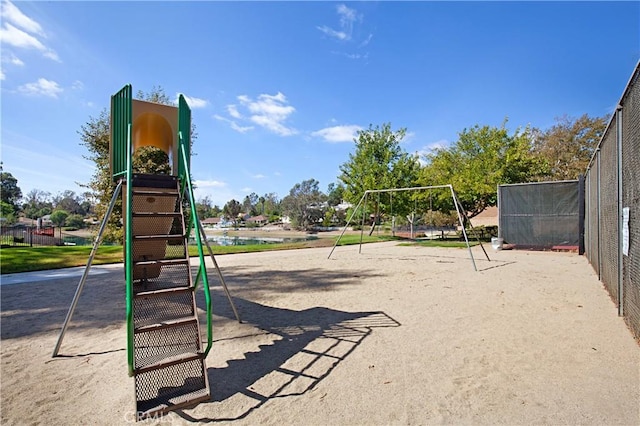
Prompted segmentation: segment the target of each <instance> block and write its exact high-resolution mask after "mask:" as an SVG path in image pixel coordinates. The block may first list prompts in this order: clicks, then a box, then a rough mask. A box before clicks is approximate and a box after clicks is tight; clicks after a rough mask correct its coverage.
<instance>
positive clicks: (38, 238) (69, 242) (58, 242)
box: [0, 225, 93, 247]
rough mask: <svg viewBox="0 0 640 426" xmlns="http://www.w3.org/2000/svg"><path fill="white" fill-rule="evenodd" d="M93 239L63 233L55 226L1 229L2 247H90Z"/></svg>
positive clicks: (0, 243)
mask: <svg viewBox="0 0 640 426" xmlns="http://www.w3.org/2000/svg"><path fill="white" fill-rule="evenodd" d="M92 244H93V239H92V238H91V237H82V236H77V235H72V234H68V233H65V232H62V229H61V228H56V227H53V226H44V227H43V226H41V227H37V226H30V225H3V226H2V227H0V246H1V247H34V246H76V245H78V246H88V245H92Z"/></svg>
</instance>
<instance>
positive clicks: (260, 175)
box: [251, 173, 266, 179]
mask: <svg viewBox="0 0 640 426" xmlns="http://www.w3.org/2000/svg"><path fill="white" fill-rule="evenodd" d="M251 177H252V178H254V179H264V178H265V177H266V176H265V175H263V174H260V173H258V174H256V175H253V176H251Z"/></svg>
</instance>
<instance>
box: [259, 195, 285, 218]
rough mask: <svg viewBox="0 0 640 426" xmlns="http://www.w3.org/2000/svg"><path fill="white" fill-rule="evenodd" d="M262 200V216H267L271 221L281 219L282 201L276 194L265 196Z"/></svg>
mask: <svg viewBox="0 0 640 426" xmlns="http://www.w3.org/2000/svg"><path fill="white" fill-rule="evenodd" d="M261 198H263V199H264V201H261V204H262V214H263V215H265V216H267V217H268V218H269V220H270V221H275V220H277V218H278V217H280V200H279V199H278V195H277V194H276V193H275V192H270V193H268V194H264V195H263V196H262V197H261Z"/></svg>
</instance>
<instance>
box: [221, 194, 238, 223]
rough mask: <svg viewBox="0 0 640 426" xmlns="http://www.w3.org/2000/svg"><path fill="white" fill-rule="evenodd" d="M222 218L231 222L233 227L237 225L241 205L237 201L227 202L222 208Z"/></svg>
mask: <svg viewBox="0 0 640 426" xmlns="http://www.w3.org/2000/svg"><path fill="white" fill-rule="evenodd" d="M222 212H223V214H224V217H225V218H226V219H227V220H231V221H232V222H233V226H236V225H237V224H238V215H240V213H242V204H240V202H238V201H237V200H229V201H228V202H227V204H225V205H224V207H223V208H222Z"/></svg>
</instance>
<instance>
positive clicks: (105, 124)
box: [78, 86, 197, 242]
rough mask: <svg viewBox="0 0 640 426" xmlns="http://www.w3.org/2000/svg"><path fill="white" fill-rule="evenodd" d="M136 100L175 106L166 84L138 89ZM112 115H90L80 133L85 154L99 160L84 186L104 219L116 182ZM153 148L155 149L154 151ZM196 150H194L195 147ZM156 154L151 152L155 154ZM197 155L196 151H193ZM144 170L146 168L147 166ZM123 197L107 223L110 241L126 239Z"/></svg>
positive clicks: (192, 132) (106, 112)
mask: <svg viewBox="0 0 640 426" xmlns="http://www.w3.org/2000/svg"><path fill="white" fill-rule="evenodd" d="M136 99H140V100H144V101H148V102H155V103H159V104H164V105H172V106H173V105H174V103H173V101H172V100H171V99H170V98H169V96H167V94H166V93H165V92H164V89H162V87H156V86H154V87H153V89H152V90H151V92H149V93H144V92H143V91H138V93H137V95H136ZM109 129H110V116H109V112H108V111H107V110H106V109H103V110H102V112H100V114H99V115H98V116H97V117H89V121H88V122H87V123H85V124H84V125H82V126H81V127H80V131H79V132H78V133H79V136H80V141H81V142H80V144H81V145H83V146H84V147H85V148H86V149H87V150H88V152H89V154H88V155H86V156H85V158H86V159H88V160H91V161H93V162H94V163H95V165H96V168H95V171H94V173H93V176H92V177H91V180H90V181H89V183H88V184H86V185H83V186H84V187H86V188H88V189H89V190H90V191H91V193H92V195H93V197H95V199H96V201H97V204H96V206H95V214H96V216H97V217H98V218H100V220H101V219H102V218H103V217H104V215H105V214H106V211H107V208H108V206H109V203H110V202H111V198H112V197H113V191H114V189H115V185H114V184H113V182H112V179H111V171H110V165H109V161H110V158H109V139H110V130H109ZM196 138H197V133H196V131H195V125H193V123H192V126H191V143H192V144H193V142H194V140H195V139H196ZM151 151H153V150H151ZM192 153H193V150H192ZM153 155H155V154H153V153H151V154H150V156H151V157H153ZM192 155H193V154H192ZM138 160H140V163H139V164H138V166H142V167H146V166H145V165H147V161H144V159H141V158H140V156H138V158H137V159H136V161H138ZM143 170H144V169H143ZM122 231H123V230H122V197H119V198H118V200H117V201H116V204H115V205H114V208H113V212H112V214H111V217H110V219H109V223H108V224H107V229H106V230H105V234H104V237H103V239H104V240H105V241H107V242H121V241H122Z"/></svg>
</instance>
